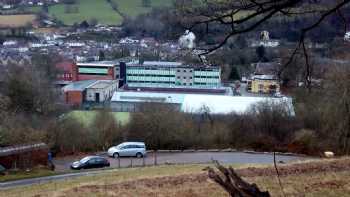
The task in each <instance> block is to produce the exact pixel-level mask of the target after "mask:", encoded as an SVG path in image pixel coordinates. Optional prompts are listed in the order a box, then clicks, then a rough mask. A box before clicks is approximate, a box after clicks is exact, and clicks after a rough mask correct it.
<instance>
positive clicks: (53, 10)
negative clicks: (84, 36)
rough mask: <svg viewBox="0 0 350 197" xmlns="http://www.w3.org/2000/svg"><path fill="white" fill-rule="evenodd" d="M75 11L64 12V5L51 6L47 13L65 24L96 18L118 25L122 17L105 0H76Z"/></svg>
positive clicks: (102, 21)
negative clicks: (76, 10) (76, 9)
mask: <svg viewBox="0 0 350 197" xmlns="http://www.w3.org/2000/svg"><path fill="white" fill-rule="evenodd" d="M74 6H76V7H77V8H78V12H77V13H65V7H66V5H63V4H60V5H55V6H51V7H50V8H49V13H50V14H51V15H52V16H55V17H56V18H58V19H59V20H61V21H63V22H64V23H65V24H67V25H72V24H74V23H80V22H82V21H84V20H87V21H89V20H91V19H97V21H98V22H99V23H101V24H110V25H119V24H121V23H122V17H121V16H120V15H119V14H118V13H116V12H115V11H114V10H113V9H112V8H111V6H110V5H109V4H108V3H107V2H106V1H105V0H78V1H77V5H74Z"/></svg>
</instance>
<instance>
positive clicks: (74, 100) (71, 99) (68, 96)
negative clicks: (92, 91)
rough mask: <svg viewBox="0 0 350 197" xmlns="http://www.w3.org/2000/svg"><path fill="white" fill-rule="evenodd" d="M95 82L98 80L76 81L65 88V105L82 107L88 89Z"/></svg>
mask: <svg viewBox="0 0 350 197" xmlns="http://www.w3.org/2000/svg"><path fill="white" fill-rule="evenodd" d="M95 82H96V80H84V81H76V82H73V83H70V84H69V85H66V86H65V87H63V92H64V101H65V103H66V104H69V105H73V106H81V104H82V103H83V102H84V98H85V95H86V88H87V87H88V86H90V85H92V84H93V83H95Z"/></svg>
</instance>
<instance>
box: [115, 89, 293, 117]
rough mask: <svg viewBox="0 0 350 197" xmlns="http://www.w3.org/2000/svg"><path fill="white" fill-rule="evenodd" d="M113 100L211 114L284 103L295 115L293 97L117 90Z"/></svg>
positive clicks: (242, 110) (243, 110)
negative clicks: (166, 106)
mask: <svg viewBox="0 0 350 197" xmlns="http://www.w3.org/2000/svg"><path fill="white" fill-rule="evenodd" d="M111 101H112V102H164V103H172V104H179V105H180V106H181V111H183V112H185V113H201V112H203V110H204V109H205V110H206V111H208V112H209V113H211V114H229V113H232V112H235V113H245V112H247V111H248V110H249V109H250V108H251V107H252V106H253V105H255V104H259V103H261V102H267V103H270V104H276V105H277V104H278V105H279V104H283V106H284V107H286V109H287V111H289V112H290V114H291V115H292V116H294V115H295V112H294V107H293V102H292V98H289V97H282V98H274V97H246V96H228V95H209V94H182V93H156V92H136V91H130V92H129V91H127V92H115V93H114V95H113V97H112V100H111Z"/></svg>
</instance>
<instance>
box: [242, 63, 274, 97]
mask: <svg viewBox="0 0 350 197" xmlns="http://www.w3.org/2000/svg"><path fill="white" fill-rule="evenodd" d="M279 67H280V64H278V63H275V62H264V63H263V62H259V63H257V64H255V71H254V74H253V76H252V77H251V79H250V80H248V84H247V89H248V91H250V92H252V93H263V94H274V93H277V92H279V91H280V82H279V80H278V77H277V73H278V69H279Z"/></svg>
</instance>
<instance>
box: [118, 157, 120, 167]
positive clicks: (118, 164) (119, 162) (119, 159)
mask: <svg viewBox="0 0 350 197" xmlns="http://www.w3.org/2000/svg"><path fill="white" fill-rule="evenodd" d="M118 168H120V158H119V157H118Z"/></svg>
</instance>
